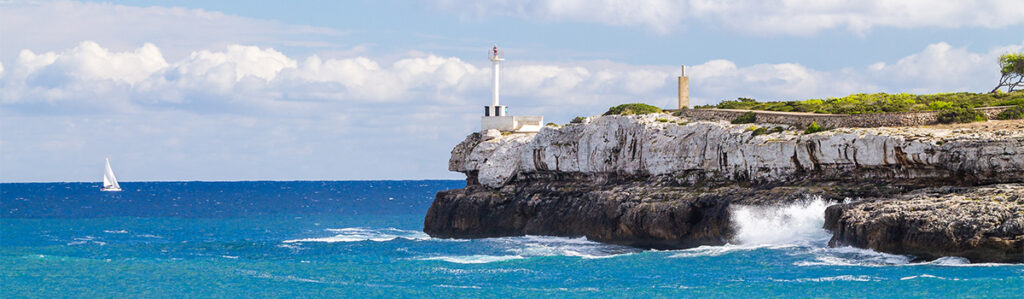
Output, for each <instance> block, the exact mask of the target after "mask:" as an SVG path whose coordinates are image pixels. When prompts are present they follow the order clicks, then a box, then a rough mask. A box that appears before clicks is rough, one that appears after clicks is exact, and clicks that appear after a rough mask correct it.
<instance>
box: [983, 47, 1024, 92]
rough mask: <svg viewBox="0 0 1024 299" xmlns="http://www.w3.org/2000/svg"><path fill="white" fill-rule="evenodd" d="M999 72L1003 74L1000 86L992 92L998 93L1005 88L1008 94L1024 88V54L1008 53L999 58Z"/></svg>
mask: <svg viewBox="0 0 1024 299" xmlns="http://www.w3.org/2000/svg"><path fill="white" fill-rule="evenodd" d="M999 71H1000V72H1001V73H1002V74H1003V76H1002V77H1001V78H999V85H996V88H993V89H992V91H991V92H996V91H998V90H999V88H1002V87H1003V86H1006V87H1007V90H1006V91H1007V92H1013V91H1014V90H1015V89H1017V88H1019V87H1024V83H1022V82H1024V52H1021V53H1007V54H1003V55H1001V56H999Z"/></svg>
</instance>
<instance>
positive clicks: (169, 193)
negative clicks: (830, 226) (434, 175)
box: [0, 180, 1024, 298]
mask: <svg viewBox="0 0 1024 299" xmlns="http://www.w3.org/2000/svg"><path fill="white" fill-rule="evenodd" d="M464 186H465V181H462V180H459V181H453V180H432V181H431V180H428V181H289V182H283V181H251V182H124V183H122V184H121V187H122V188H123V189H124V191H121V192H101V191H100V190H99V189H100V186H99V183H4V184H0V204H2V205H0V297H2V298H23V297H27V298H66V297H74V298H93V297H101V298H112V297H113V298H150V297H153V298H195V297H203V298H208V297H215V298H216V297H226V298H239V297H242V298H251V297H275V298H280V297H283V298H293V297H341V298H362V297H387V298H396V297H397V298H403V297H428V298H464V297H470V298H477V297H485V298H493V297H533V298H538V297H539V298H546V297H570V298H584V297H586V298H591V297H600V298H604V297H614V298H623V297H684V298H685V297H702V298H703V297H730V298H748V297H758V298H760V297H860V298H864V297H886V298H889V297H926V298H944V297H977V298H1022V297H1024V265H1021V264H971V263H968V261H966V260H964V259H962V258H957V257H945V258H940V259H938V260H934V261H929V262H912V261H913V260H914V259H913V257H909V256H902V255H892V254H885V253H879V252H874V251H871V250H864V249H856V248H850V247H840V248H829V247H828V246H827V243H828V239H829V237H830V235H829V233H828V232H827V231H825V230H823V229H821V227H822V224H823V221H824V220H823V219H822V217H823V216H822V215H823V211H824V209H825V207H826V206H827V205H828V204H826V203H825V202H823V201H821V200H820V199H816V198H813V197H808V198H807V200H805V201H804V202H800V203H796V204H793V205H790V206H782V207H776V208H753V207H743V206H736V207H734V210H733V213H734V214H733V218H734V221H735V223H734V224H735V225H736V227H737V229H738V233H737V236H736V238H735V240H733V241H732V243H733V244H729V245H724V246H702V247H698V248H693V249H686V250H666V251H658V250H642V249H637V248H632V247H626V246H618V245H608V244H602V243H597V242H592V241H589V240H587V239H586V238H583V237H579V238H566V237H551V236H517V237H503V238H488V239H474V240H459V239H438V238H432V237H430V236H428V235H426V234H424V233H423V218H424V215H425V214H426V211H427V208H428V207H429V206H430V203H431V201H432V200H433V198H434V194H435V193H436V192H438V191H441V190H446V189H453V188H461V187H464Z"/></svg>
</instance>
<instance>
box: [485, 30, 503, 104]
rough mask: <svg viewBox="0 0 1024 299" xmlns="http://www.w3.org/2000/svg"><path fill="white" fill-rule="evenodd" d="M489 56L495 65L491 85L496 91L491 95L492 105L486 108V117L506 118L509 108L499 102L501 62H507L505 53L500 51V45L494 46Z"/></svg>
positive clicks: (492, 70) (492, 69)
mask: <svg viewBox="0 0 1024 299" xmlns="http://www.w3.org/2000/svg"><path fill="white" fill-rule="evenodd" d="M487 56H488V58H489V59H490V60H491V64H492V65H493V67H492V68H491V79H493V82H492V83H491V84H492V85H493V87H494V90H493V94H492V95H491V105H490V106H487V107H485V109H484V116H505V115H507V114H508V108H507V107H505V106H502V105H501V104H500V103H499V102H498V90H499V89H500V87H501V61H503V60H505V53H504V52H502V51H501V49H498V44H494V47H493V48H491V51H489V52H488V53H487Z"/></svg>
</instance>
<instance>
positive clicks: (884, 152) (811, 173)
mask: <svg viewBox="0 0 1024 299" xmlns="http://www.w3.org/2000/svg"><path fill="white" fill-rule="evenodd" d="M666 117H667V118H672V117H671V116H668V115H664V114H656V115H645V116H602V117H596V118H593V119H592V120H591V121H590V122H589V123H588V124H569V125H566V126H564V127H560V128H555V127H546V128H544V129H543V130H541V131H540V132H539V133H538V134H512V135H509V136H502V137H500V138H495V139H492V140H489V141H488V142H493V143H482V144H480V146H477V147H476V148H473V149H472V150H466V151H460V152H459V153H460V154H464V155H467V156H462V157H455V156H454V155H453V157H452V161H460V162H462V163H466V164H465V165H455V166H454V167H451V168H452V169H458V170H457V171H462V172H474V171H475V172H479V182H480V183H481V184H483V185H486V186H489V187H492V188H499V187H501V186H502V185H504V184H505V183H506V182H508V179H509V178H511V177H514V176H516V175H518V174H529V173H535V172H545V171H554V172H569V173H576V172H578V173H585V174H608V173H613V174H621V175H631V176H664V177H674V178H676V179H677V180H680V181H687V182H690V183H694V182H697V181H702V180H707V179H713V180H719V181H752V182H755V183H761V184H764V183H787V182H792V181H799V180H803V179H807V178H816V179H845V178H849V177H851V173H853V172H856V173H857V174H856V176H855V177H856V178H858V179H865V180H873V179H898V180H901V181H907V182H910V180H920V181H927V182H926V184H934V182H933V181H935V180H941V181H944V182H946V183H948V184H990V183H1001V182H1014V181H1021V180H1024V131H1022V130H1010V129H1008V130H1003V131H984V132H977V131H970V130H968V131H961V132H957V131H956V130H953V129H938V128H899V129H894V128H857V129H837V130H832V131H826V132H821V133H817V134H800V133H799V132H794V131H784V132H781V133H772V134H766V135H760V136H752V134H751V132H750V130H748V129H747V128H748V127H749V125H730V124H726V123H713V122H694V123H688V124H685V125H679V124H675V123H671V122H658V121H655V119H657V118H666ZM767 126H770V125H767ZM922 136H923V137H922ZM928 136H931V137H928ZM492 160H501V161H500V162H498V161H494V162H491V163H482V162H484V161H492Z"/></svg>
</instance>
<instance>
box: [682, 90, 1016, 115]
mask: <svg viewBox="0 0 1024 299" xmlns="http://www.w3.org/2000/svg"><path fill="white" fill-rule="evenodd" d="M1020 104H1024V91H1014V92H1010V93H970V92H956V93H937V94H924V95H915V94H907V93H897V94H887V93H874V94H865V93H858V94H851V95H848V96H844V97H838V98H827V99H809V100H802V101H780V102H758V101H756V100H753V99H749V98H739V99H736V100H731V101H723V102H721V103H719V104H717V105H714V106H710V105H705V106H697V107H696V108H719V109H742V110H766V111H794V112H814V113H835V114H862V113H883V112H910V111H937V110H944V109H946V108H951V107H953V106H956V105H970V106H972V107H992V106H1012V105H1020Z"/></svg>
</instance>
